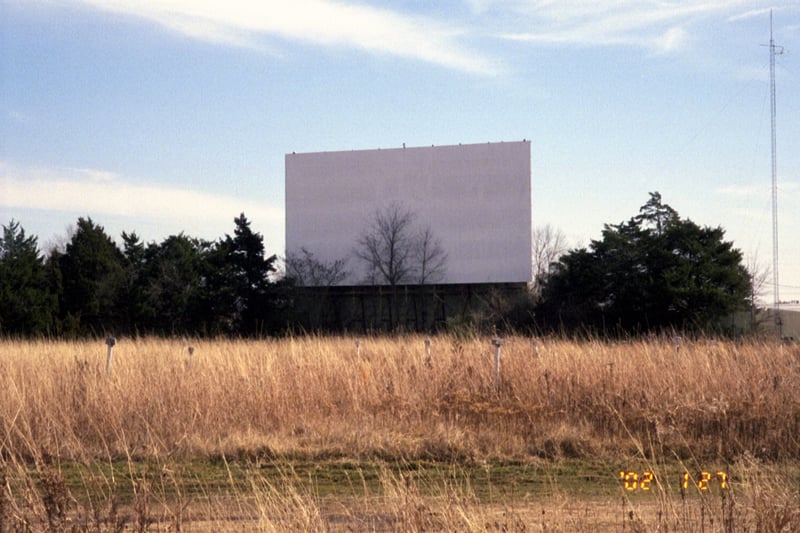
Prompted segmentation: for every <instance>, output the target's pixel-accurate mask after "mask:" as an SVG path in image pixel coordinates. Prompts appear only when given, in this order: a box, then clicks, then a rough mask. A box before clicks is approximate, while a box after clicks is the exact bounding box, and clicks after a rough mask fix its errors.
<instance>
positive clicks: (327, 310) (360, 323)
mask: <svg viewBox="0 0 800 533" xmlns="http://www.w3.org/2000/svg"><path fill="white" fill-rule="evenodd" d="M526 291H527V285H526V284H525V283H480V284H476V283H470V284H443V285H397V286H394V287H392V286H389V285H374V286H368V285H349V286H332V287H297V288H296V289H295V301H294V307H295V310H296V311H297V313H298V315H299V319H300V322H301V323H302V324H303V326H304V327H305V328H306V329H308V330H313V331H318V330H319V331H359V332H365V333H366V332H372V331H417V332H423V331H437V330H442V329H444V328H445V326H446V325H447V324H448V321H462V320H466V319H468V318H469V316H470V314H473V313H475V314H477V313H486V312H491V311H492V307H493V306H494V305H495V302H497V301H500V300H504V299H511V298H514V297H518V296H521V295H524V294H525V292H526Z"/></svg>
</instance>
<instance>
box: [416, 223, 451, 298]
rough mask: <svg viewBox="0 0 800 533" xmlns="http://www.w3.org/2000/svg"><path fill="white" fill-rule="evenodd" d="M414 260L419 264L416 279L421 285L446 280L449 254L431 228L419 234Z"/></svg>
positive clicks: (426, 228) (428, 227)
mask: <svg viewBox="0 0 800 533" xmlns="http://www.w3.org/2000/svg"><path fill="white" fill-rule="evenodd" d="M414 259H415V262H416V264H417V271H416V278H417V282H418V283H419V284H420V285H426V284H428V283H436V282H438V281H441V280H442V279H443V278H444V275H445V271H446V263H447V254H446V253H445V251H444V248H442V242H441V241H440V240H439V239H437V238H436V237H435V236H434V234H433V231H431V228H430V226H427V227H425V229H423V230H422V231H420V232H419V233H418V234H417V237H416V239H415V242H414Z"/></svg>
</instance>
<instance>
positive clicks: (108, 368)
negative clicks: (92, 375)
mask: <svg viewBox="0 0 800 533" xmlns="http://www.w3.org/2000/svg"><path fill="white" fill-rule="evenodd" d="M116 344H117V339H115V338H114V337H108V338H107V339H106V346H108V353H107V354H106V377H108V376H109V375H110V374H111V352H112V351H113V350H114V346H115V345H116Z"/></svg>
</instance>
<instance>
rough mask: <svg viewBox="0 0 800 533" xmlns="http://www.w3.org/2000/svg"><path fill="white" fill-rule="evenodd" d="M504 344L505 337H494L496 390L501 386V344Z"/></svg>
mask: <svg viewBox="0 0 800 533" xmlns="http://www.w3.org/2000/svg"><path fill="white" fill-rule="evenodd" d="M502 344H503V339H500V338H498V337H495V338H493V339H492V346H494V390H498V389H499V388H500V346H502Z"/></svg>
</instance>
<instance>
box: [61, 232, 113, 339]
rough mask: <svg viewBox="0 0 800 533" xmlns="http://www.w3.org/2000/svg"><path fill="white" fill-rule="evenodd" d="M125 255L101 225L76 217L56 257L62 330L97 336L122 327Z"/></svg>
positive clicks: (74, 333)
mask: <svg viewBox="0 0 800 533" xmlns="http://www.w3.org/2000/svg"><path fill="white" fill-rule="evenodd" d="M123 263H124V256H123V254H122V252H121V251H120V250H119V249H118V248H117V246H116V244H114V241H112V240H111V238H110V237H109V236H108V235H106V233H105V230H104V229H103V227H102V226H99V225H96V224H95V223H94V222H92V219H91V218H85V219H84V218H79V219H78V224H77V228H76V230H75V234H74V235H73V236H72V239H71V240H70V242H69V243H68V244H67V247H66V251H65V253H64V254H63V255H61V256H60V257H59V268H60V275H61V280H62V281H61V283H62V287H63V290H62V293H61V301H60V314H61V319H62V321H63V328H64V333H65V334H68V335H76V334H77V335H89V334H91V335H100V334H104V333H107V332H114V331H117V330H119V329H121V328H122V327H124V311H123V310H122V309H123V307H122V299H123V297H124V295H125V269H124V267H123Z"/></svg>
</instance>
